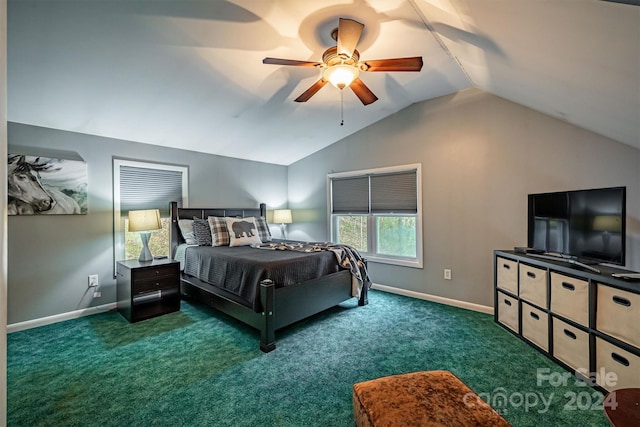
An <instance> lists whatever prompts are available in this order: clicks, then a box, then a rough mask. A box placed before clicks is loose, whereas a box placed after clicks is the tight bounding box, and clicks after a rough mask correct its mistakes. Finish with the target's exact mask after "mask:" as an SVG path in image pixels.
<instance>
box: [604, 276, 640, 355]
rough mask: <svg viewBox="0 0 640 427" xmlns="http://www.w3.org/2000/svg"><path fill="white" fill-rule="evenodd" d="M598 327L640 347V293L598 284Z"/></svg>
mask: <svg viewBox="0 0 640 427" xmlns="http://www.w3.org/2000/svg"><path fill="white" fill-rule="evenodd" d="M597 306H598V308H597V310H596V329H597V330H599V331H600V332H604V333H605V334H608V335H611V336H612V337H615V338H618V339H619V340H622V341H624V342H626V343H628V344H631V345H633V346H635V347H638V348H640V294H634V293H631V292H628V291H622V290H619V289H616V288H612V287H610V286H606V285H602V284H600V283H599V284H598V304H597Z"/></svg>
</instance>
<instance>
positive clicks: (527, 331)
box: [520, 302, 549, 351]
mask: <svg viewBox="0 0 640 427" xmlns="http://www.w3.org/2000/svg"><path fill="white" fill-rule="evenodd" d="M520 321H521V324H522V336H523V337H525V338H526V339H528V340H529V341H531V342H532V343H534V344H536V345H537V346H538V347H540V348H542V349H544V351H549V315H548V314H547V313H546V312H544V311H542V310H539V309H537V308H535V307H533V306H531V305H529V304H527V303H526V302H523V303H522V319H521V320H520Z"/></svg>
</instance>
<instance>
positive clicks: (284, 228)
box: [280, 224, 287, 239]
mask: <svg viewBox="0 0 640 427" xmlns="http://www.w3.org/2000/svg"><path fill="white" fill-rule="evenodd" d="M280 233H281V234H282V238H283V239H286V238H287V225H286V224H280Z"/></svg>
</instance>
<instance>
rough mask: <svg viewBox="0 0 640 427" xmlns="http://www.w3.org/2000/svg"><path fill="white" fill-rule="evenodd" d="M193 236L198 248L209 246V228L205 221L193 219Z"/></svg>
mask: <svg viewBox="0 0 640 427" xmlns="http://www.w3.org/2000/svg"><path fill="white" fill-rule="evenodd" d="M193 235H194V237H195V239H196V243H197V244H198V245H200V246H211V228H210V227H209V223H208V222H207V220H206V219H197V218H194V219H193Z"/></svg>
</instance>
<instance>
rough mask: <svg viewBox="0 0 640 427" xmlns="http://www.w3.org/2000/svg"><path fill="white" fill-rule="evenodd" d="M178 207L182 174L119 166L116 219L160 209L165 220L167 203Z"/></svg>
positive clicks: (167, 214)
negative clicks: (139, 211) (117, 214)
mask: <svg viewBox="0 0 640 427" xmlns="http://www.w3.org/2000/svg"><path fill="white" fill-rule="evenodd" d="M172 201H177V202H178V203H180V204H181V203H182V172H180V171H175V170H163V169H148V168H139V167H134V166H120V215H121V216H127V215H128V213H129V211H130V210H138V209H160V215H161V216H164V217H167V216H169V202H172Z"/></svg>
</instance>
